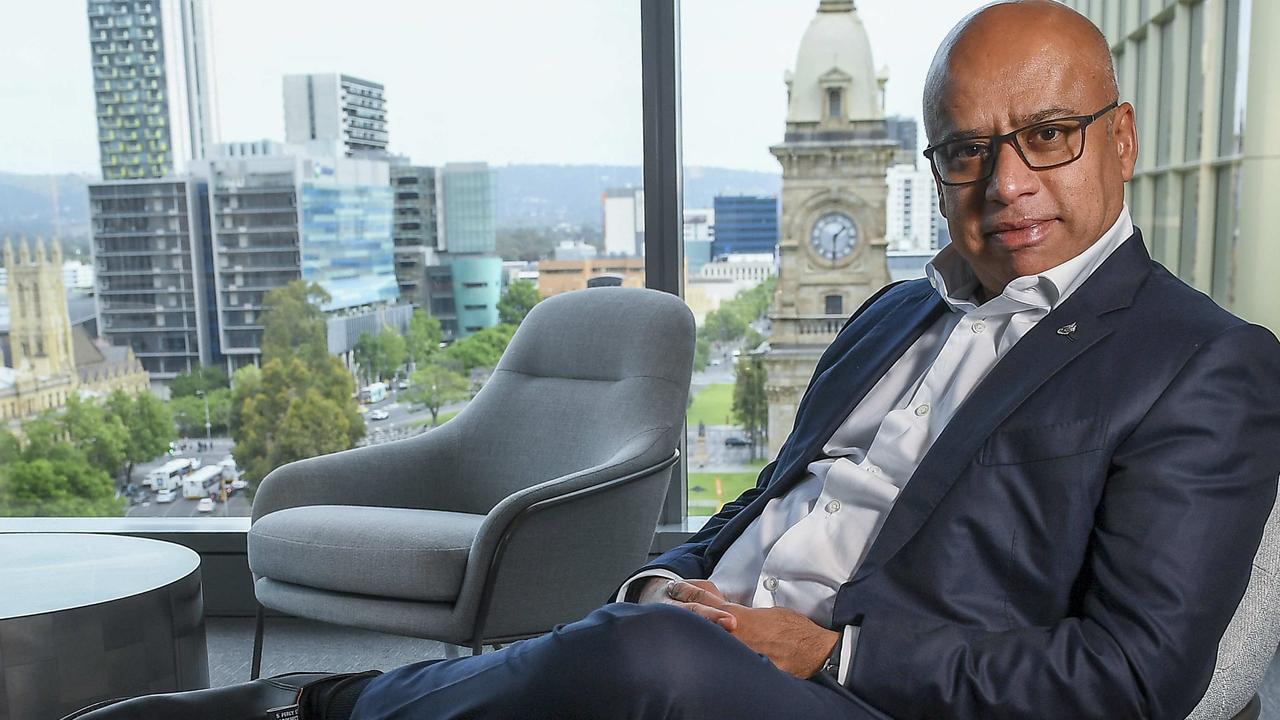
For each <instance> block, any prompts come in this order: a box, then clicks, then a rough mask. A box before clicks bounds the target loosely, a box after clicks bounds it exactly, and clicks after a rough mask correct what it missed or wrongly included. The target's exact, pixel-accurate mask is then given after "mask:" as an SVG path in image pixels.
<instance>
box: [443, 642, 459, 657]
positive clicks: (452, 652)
mask: <svg viewBox="0 0 1280 720" xmlns="http://www.w3.org/2000/svg"><path fill="white" fill-rule="evenodd" d="M444 656H445V658H447V659H449V660H452V659H454V658H459V657H462V648H460V647H458V646H457V645H454V644H453V643H445V644H444Z"/></svg>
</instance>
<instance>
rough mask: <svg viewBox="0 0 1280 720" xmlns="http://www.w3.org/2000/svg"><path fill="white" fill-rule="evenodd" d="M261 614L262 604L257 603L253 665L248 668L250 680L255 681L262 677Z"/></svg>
mask: <svg viewBox="0 0 1280 720" xmlns="http://www.w3.org/2000/svg"><path fill="white" fill-rule="evenodd" d="M263 614H264V613H263V611H262V603H258V612H257V623H256V625H257V627H256V628H255V629H254V631H253V665H252V666H251V667H250V668H249V679H250V680H257V679H258V677H259V676H260V675H262V631H263V619H264V618H263Z"/></svg>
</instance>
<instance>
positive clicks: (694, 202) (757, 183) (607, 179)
mask: <svg viewBox="0 0 1280 720" xmlns="http://www.w3.org/2000/svg"><path fill="white" fill-rule="evenodd" d="M494 175H495V180H494V185H495V188H494V189H495V195H496V204H497V217H496V218H495V221H496V224H497V225H498V227H544V226H554V225H557V224H559V223H569V224H571V225H583V226H587V227H592V228H596V229H600V227H601V225H602V223H603V214H604V209H603V206H602V205H601V203H600V198H601V196H602V195H603V194H604V192H605V190H607V189H609V188H617V187H628V186H632V187H638V186H639V185H640V184H641V169H640V168H639V167H636V166H625V165H500V166H496V167H494ZM781 186H782V175H781V174H780V173H765V172H754V171H750V170H731V169H728V168H715V167H689V168H685V175H684V206H685V207H687V208H708V207H711V204H712V199H713V198H714V197H715V196H716V195H777V194H778V193H779V192H780V189H781Z"/></svg>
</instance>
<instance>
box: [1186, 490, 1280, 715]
mask: <svg viewBox="0 0 1280 720" xmlns="http://www.w3.org/2000/svg"><path fill="white" fill-rule="evenodd" d="M1278 643H1280V502H1277V503H1276V504H1275V505H1274V506H1272V508H1271V516H1270V517H1268V518H1267V525H1266V528H1265V529H1264V530H1263V532H1262V542H1261V543H1260V544H1259V545H1258V554H1257V555H1256V556H1255V557H1254V560H1253V574H1252V575H1251V576H1250V577H1249V587H1248V588H1247V589H1246V590H1245V591H1244V598H1243V599H1242V600H1241V601H1240V606H1239V607H1238V608H1237V609H1236V614H1235V616H1234V617H1232V618H1231V624H1230V625H1228V626H1227V631H1226V632H1225V633H1223V635H1222V640H1221V641H1220V642H1219V643H1218V661H1217V663H1216V664H1215V666H1214V670H1213V680H1211V681H1210V683H1209V688H1208V690H1206V691H1205V694H1204V697H1203V698H1201V700H1200V704H1199V705H1197V706H1196V708H1195V710H1193V711H1192V713H1191V715H1190V716H1188V720H1210V719H1211V718H1212V719H1219V718H1231V717H1234V716H1235V714H1236V713H1237V712H1238V711H1239V710H1240V708H1242V707H1244V706H1245V704H1246V703H1248V702H1249V699H1250V698H1251V697H1253V694H1254V693H1255V692H1257V690H1258V686H1259V685H1261V684H1262V678H1263V676H1264V675H1266V673H1267V668H1268V667H1270V665H1271V658H1272V657H1273V656H1274V655H1275V654H1276V645H1277V644H1278Z"/></svg>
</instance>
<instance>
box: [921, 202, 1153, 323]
mask: <svg viewBox="0 0 1280 720" xmlns="http://www.w3.org/2000/svg"><path fill="white" fill-rule="evenodd" d="M1132 235H1133V221H1132V219H1131V218H1130V216H1129V206H1128V204H1125V205H1124V206H1123V207H1121V209H1120V217H1118V218H1116V221H1115V223H1114V224H1112V226H1111V228H1110V229H1108V230H1107V231H1106V232H1105V233H1103V234H1102V236H1101V237H1099V238H1098V239H1097V240H1095V241H1094V242H1093V244H1092V245H1090V246H1089V247H1087V248H1085V249H1084V251H1083V252H1081V253H1080V254H1079V255H1076V256H1075V257H1073V258H1071V259H1070V260H1067V261H1065V262H1063V263H1061V264H1059V265H1056V266H1054V267H1051V268H1049V269H1048V270H1045V271H1044V272H1041V273H1039V274H1036V275H1023V276H1022V277H1017V278H1014V279H1013V280H1010V281H1009V284H1008V285H1006V286H1005V288H1004V292H1002V293H1001V294H1000V295H998V296H996V297H994V298H991V299H990V300H988V301H987V302H988V303H992V302H995V301H997V300H1001V299H1003V301H1002V303H1001V304H1002V305H1003V304H1007V303H1008V302H1009V301H1012V302H1013V303H1015V304H1016V305H1018V306H1025V307H1024V309H1025V308H1030V307H1039V308H1044V309H1045V310H1052V309H1053V308H1055V307H1057V306H1058V305H1060V304H1062V302H1063V301H1064V300H1066V299H1067V296H1069V295H1070V294H1071V293H1073V292H1075V290H1076V288H1078V287H1080V285H1081V284H1083V283H1084V281H1085V280H1087V279H1088V278H1089V276H1090V275H1092V274H1093V271H1094V270H1097V269H1098V266H1099V265H1101V264H1102V263H1103V261H1105V260H1106V259H1107V258H1108V257H1109V256H1110V255H1111V253H1112V252H1114V251H1115V249H1116V248H1118V247H1120V245H1122V244H1123V243H1124V241H1125V240H1127V239H1129V237H1130V236H1132ZM924 272H925V276H926V277H927V278H929V283H930V284H931V285H933V287H934V289H935V290H937V292H938V294H939V295H941V296H942V299H943V300H944V301H946V303H947V305H949V306H950V307H951V309H952V310H954V311H956V312H969V311H971V310H974V309H976V308H977V307H978V305H977V303H976V302H975V301H974V295H975V294H976V292H977V290H978V276H977V275H976V274H974V272H973V268H972V267H971V266H970V265H969V262H968V261H967V260H965V259H964V257H963V256H961V255H960V253H959V252H957V251H956V249H955V248H954V247H952V246H951V245H948V246H946V247H944V248H942V249H941V250H939V251H938V254H937V255H935V256H934V257H933V260H930V261H929V264H928V265H926V266H925V269H924Z"/></svg>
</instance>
